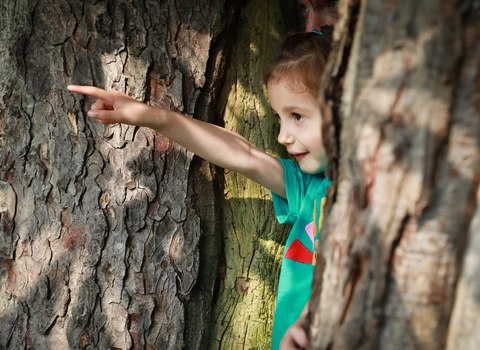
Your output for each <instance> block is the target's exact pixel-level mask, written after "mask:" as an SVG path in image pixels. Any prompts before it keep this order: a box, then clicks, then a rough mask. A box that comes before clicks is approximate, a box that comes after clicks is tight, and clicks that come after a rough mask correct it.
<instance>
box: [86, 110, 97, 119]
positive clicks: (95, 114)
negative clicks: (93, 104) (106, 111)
mask: <svg viewBox="0 0 480 350" xmlns="http://www.w3.org/2000/svg"><path fill="white" fill-rule="evenodd" d="M88 116H89V117H92V118H94V117H96V116H97V111H94V110H93V109H91V110H89V111H88Z"/></svg>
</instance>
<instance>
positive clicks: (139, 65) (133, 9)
mask: <svg viewBox="0 0 480 350" xmlns="http://www.w3.org/2000/svg"><path fill="white" fill-rule="evenodd" d="M233 11H234V7H233V6H232V5H228V4H227V5H225V3H224V2H223V1H220V0H218V1H217V0H215V1H210V2H202V1H181V0H176V1H175V0H168V1H162V2H159V1H150V0H145V1H140V0H138V1H137V0H125V1H116V0H112V1H81V0H36V1H31V0H17V1H1V2H0V13H1V16H0V72H1V73H0V97H1V98H0V108H1V119H0V162H1V171H0V348H1V349H130V348H134V349H144V348H148V349H178V348H182V347H184V346H186V344H185V341H184V339H186V340H187V342H188V347H190V348H192V349H199V348H202V342H205V341H206V340H205V336H206V327H204V326H203V325H202V324H198V323H196V322H195V317H196V315H197V314H200V315H202V314H208V312H209V311H208V309H209V308H210V304H211V298H212V294H213V281H214V280H213V279H212V281H211V282H208V281H207V282H204V288H203V289H202V290H197V292H196V293H195V297H194V298H193V297H192V298H191V299H190V301H189V302H187V301H188V299H189V297H190V294H191V291H192V287H193V286H194V284H195V282H196V281H197V278H198V274H199V253H198V244H199V239H200V233H201V229H203V230H204V232H203V233H204V234H205V235H206V236H208V235H214V234H216V233H218V230H217V231H214V230H215V227H214V225H212V224H211V222H212V221H214V220H215V215H216V214H214V212H213V207H214V205H213V204H214V203H213V200H212V201H210V200H208V198H210V199H211V198H213V194H212V188H213V186H212V173H211V171H210V168H209V167H207V166H205V164H202V163H199V164H200V165H198V168H199V169H202V172H198V173H197V174H196V176H195V179H193V180H192V179H191V178H190V177H189V167H190V165H191V162H192V154H191V153H190V152H187V151H186V150H185V149H183V148H181V147H179V146H178V145H176V144H174V143H172V142H169V141H168V140H166V139H165V138H163V137H162V136H160V135H158V134H155V133H154V132H152V131H151V130H147V129H143V128H135V127H129V126H125V125H115V126H111V127H104V126H103V125H101V124H99V123H96V122H95V121H91V120H89V119H88V118H86V111H87V110H88V106H89V105H90V104H91V103H92V100H91V99H85V98H84V97H83V96H79V95H75V96H74V95H72V94H70V93H69V92H68V91H67V90H66V85H67V84H70V83H75V84H82V85H96V86H99V87H103V88H106V89H108V90H111V89H116V90H120V91H123V92H126V93H128V94H130V95H131V96H133V97H135V98H137V99H139V100H143V101H145V102H147V103H151V104H153V105H157V106H161V107H165V108H171V109H175V110H178V111H181V112H183V113H185V114H187V115H193V114H194V112H195V108H196V107H197V106H196V102H197V100H198V97H199V95H200V91H201V88H202V87H204V86H205V88H206V89H207V90H208V89H209V91H207V92H206V96H205V97H203V99H202V108H203V109H202V110H208V108H209V107H208V106H209V104H210V103H211V96H210V94H212V89H214V88H215V86H214V84H215V81H216V79H219V77H220V75H221V66H222V62H224V53H223V51H222V49H221V48H220V49H217V50H216V51H215V55H213V56H212V55H211V54H210V51H211V49H212V43H213V41H214V40H216V39H218V38H219V35H220V33H222V31H224V29H225V27H226V26H228V25H231V23H230V22H231V19H232V18H233V17H232V15H233ZM223 33H224V32H223ZM223 35H224V36H225V34H223ZM225 41H226V39H225V38H224V39H223V43H224V44H225ZM209 58H210V60H211V61H213V62H211V63H209V64H210V66H211V67H212V73H211V75H210V76H208V75H206V69H207V63H208V59H209ZM206 80H208V82H207V84H206V85H205V82H206ZM200 112H201V111H200ZM202 117H203V118H206V117H205V116H202ZM189 180H191V181H192V183H193V184H194V185H195V186H196V187H198V188H203V194H204V197H202V199H201V200H199V201H198V202H195V201H194V199H195V198H193V195H192V191H190V192H189V191H188V190H187V187H188V183H189ZM192 183H191V184H192ZM194 207H197V209H198V211H195V210H194V209H193V208H194ZM199 215H204V217H203V219H204V221H205V222H206V223H207V224H203V225H201V224H200V218H199ZM209 223H210V224H209ZM209 230H210V231H209ZM217 254H218V250H217ZM214 277H215V276H213V278H214ZM196 301H198V302H196ZM185 308H187V309H188V310H190V311H189V312H187V318H188V319H187V320H185ZM192 320H193V321H192ZM189 321H192V322H189ZM185 322H187V324H188V325H189V326H188V327H186V328H187V330H188V332H185V336H184V323H185ZM195 326H197V327H195Z"/></svg>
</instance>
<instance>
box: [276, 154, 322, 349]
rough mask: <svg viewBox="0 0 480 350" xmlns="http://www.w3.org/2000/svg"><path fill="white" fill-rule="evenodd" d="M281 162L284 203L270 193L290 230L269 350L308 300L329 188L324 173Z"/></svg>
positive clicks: (280, 218) (278, 341) (280, 216)
mask: <svg viewBox="0 0 480 350" xmlns="http://www.w3.org/2000/svg"><path fill="white" fill-rule="evenodd" d="M280 161H281V162H282V165H283V169H284V171H285V186H286V192H287V199H284V198H282V197H280V196H278V195H276V194H275V193H272V197H273V204H274V206H275V213H276V215H277V220H278V222H280V223H281V224H290V225H293V227H292V230H291V231H290V234H289V236H288V239H287V243H286V245H285V251H284V253H283V259H282V268H281V271H280V280H279V282H278V293H277V305H276V308H275V318H274V320H273V335H272V350H278V348H279V346H280V340H281V339H282V337H283V335H284V334H285V332H286V331H287V329H288V328H289V327H290V326H291V325H292V324H293V323H294V322H295V321H296V320H297V319H298V317H299V316H300V314H301V312H302V310H303V308H304V307H305V304H306V303H307V301H308V299H309V298H310V294H311V286H312V279H313V268H314V266H315V257H314V252H315V243H316V241H317V240H318V237H319V236H318V233H319V231H320V228H321V227H322V222H323V207H324V204H325V200H326V197H325V196H326V189H327V187H328V186H329V185H330V181H329V180H328V179H327V178H326V176H325V175H324V174H323V173H318V174H306V173H303V172H302V171H301V170H300V167H299V166H298V164H295V163H294V162H292V161H291V160H286V159H280Z"/></svg>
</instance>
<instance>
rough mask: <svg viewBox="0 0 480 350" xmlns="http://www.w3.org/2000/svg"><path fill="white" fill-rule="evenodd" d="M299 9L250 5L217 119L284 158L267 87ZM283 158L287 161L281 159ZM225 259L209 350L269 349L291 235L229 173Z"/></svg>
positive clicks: (250, 188) (288, 1) (254, 191)
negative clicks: (270, 68)
mask: <svg viewBox="0 0 480 350" xmlns="http://www.w3.org/2000/svg"><path fill="white" fill-rule="evenodd" d="M295 6H296V3H295V1H292V0H268V1H250V2H248V3H247V5H246V6H245V7H244V8H243V9H242V12H241V14H240V19H239V25H238V26H237V31H236V37H235V39H234V41H235V44H234V47H233V50H232V54H231V59H230V60H229V64H228V66H227V71H226V79H225V83H224V89H223V92H222V94H221V96H220V100H219V102H218V114H219V115H221V116H223V120H224V122H225V127H226V128H227V129H230V130H233V131H235V132H237V133H238V134H240V135H242V136H244V137H245V138H246V139H247V140H249V141H250V142H251V143H252V144H254V145H255V146H257V147H258V148H260V149H262V150H265V151H266V152H268V153H270V154H274V155H277V156H285V155H286V152H285V150H284V148H283V149H282V147H279V144H278V142H277V135H278V125H277V122H276V119H275V117H274V115H273V113H272V112H271V109H270V107H269V103H268V100H267V97H266V90H265V88H264V85H263V72H264V71H265V69H266V67H267V65H268V63H269V62H270V61H271V57H272V54H273V50H274V48H275V47H276V45H277V43H278V42H279V41H280V39H281V38H282V36H283V35H284V34H286V32H287V31H288V30H292V29H293V28H294V26H295V16H294V15H293V14H294V13H295ZM282 152H283V153H282ZM223 183H224V201H223V202H222V204H221V208H222V210H223V211H222V218H223V221H222V222H223V224H222V231H223V235H224V236H223V240H222V242H223V249H222V251H223V253H224V257H223V259H222V262H221V265H220V271H219V282H218V285H217V290H218V292H217V293H218V294H216V303H215V307H214V310H213V317H212V322H213V330H212V337H211V342H210V347H209V348H210V349H228V350H230V349H269V348H270V342H271V333H272V326H273V315H274V311H275V310H274V307H275V298H276V293H277V283H278V276H279V269H280V262H281V258H282V255H283V247H284V244H285V240H286V238H287V235H288V232H289V228H288V227H285V226H281V225H279V224H278V223H277V220H276V218H275V212H274V209H273V202H272V199H271V195H270V192H269V191H268V190H266V189H265V188H262V187H261V186H260V185H258V184H256V183H255V182H253V181H250V180H248V179H246V178H245V177H244V176H242V175H240V174H238V173H235V172H229V171H225V172H224V182H223Z"/></svg>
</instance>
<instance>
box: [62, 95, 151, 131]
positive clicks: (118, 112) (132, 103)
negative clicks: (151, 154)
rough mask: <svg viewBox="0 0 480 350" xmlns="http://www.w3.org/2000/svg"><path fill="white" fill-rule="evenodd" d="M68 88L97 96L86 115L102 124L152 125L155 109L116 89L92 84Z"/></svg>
mask: <svg viewBox="0 0 480 350" xmlns="http://www.w3.org/2000/svg"><path fill="white" fill-rule="evenodd" d="M67 88H68V90H70V91H71V92H76V93H79V94H84V95H88V96H92V97H94V98H97V99H98V101H97V102H95V103H94V104H93V105H92V107H91V109H90V111H88V116H89V117H91V118H94V119H97V120H98V121H99V122H100V123H102V124H116V123H123V124H129V125H138V126H147V127H150V128H153V127H154V123H155V121H156V120H155V116H156V109H155V108H153V107H150V106H148V105H146V104H145V103H142V102H139V101H137V100H135V99H134V98H132V97H130V96H127V95H125V94H122V93H121V92H118V91H105V90H102V89H99V88H96V87H94V86H78V85H69V86H68V87H67Z"/></svg>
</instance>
